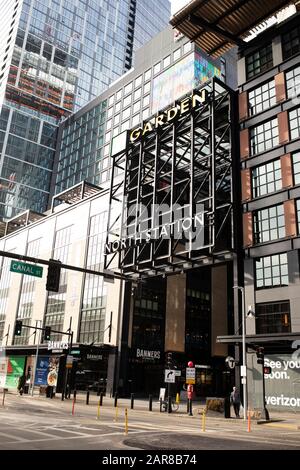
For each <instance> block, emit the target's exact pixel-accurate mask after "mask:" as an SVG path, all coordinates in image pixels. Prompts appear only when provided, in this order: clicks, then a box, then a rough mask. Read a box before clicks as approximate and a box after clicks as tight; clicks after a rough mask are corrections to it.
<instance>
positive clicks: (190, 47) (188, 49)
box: [183, 42, 192, 54]
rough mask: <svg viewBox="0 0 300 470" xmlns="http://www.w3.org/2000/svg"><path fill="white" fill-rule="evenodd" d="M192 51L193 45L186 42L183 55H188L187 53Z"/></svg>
mask: <svg viewBox="0 0 300 470" xmlns="http://www.w3.org/2000/svg"><path fill="white" fill-rule="evenodd" d="M191 50H192V43H190V42H186V43H185V44H184V45H183V53H184V54H186V53H187V52H190V51H191Z"/></svg>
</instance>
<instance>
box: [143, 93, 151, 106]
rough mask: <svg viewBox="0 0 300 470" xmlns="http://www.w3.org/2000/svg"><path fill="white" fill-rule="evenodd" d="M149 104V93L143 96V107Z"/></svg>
mask: <svg viewBox="0 0 300 470" xmlns="http://www.w3.org/2000/svg"><path fill="white" fill-rule="evenodd" d="M149 104H150V95H147V96H144V99H143V107H145V106H149Z"/></svg>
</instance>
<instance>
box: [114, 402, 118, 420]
mask: <svg viewBox="0 0 300 470" xmlns="http://www.w3.org/2000/svg"><path fill="white" fill-rule="evenodd" d="M114 421H115V423H117V421H118V407H117V406H116V417H115V419H114Z"/></svg>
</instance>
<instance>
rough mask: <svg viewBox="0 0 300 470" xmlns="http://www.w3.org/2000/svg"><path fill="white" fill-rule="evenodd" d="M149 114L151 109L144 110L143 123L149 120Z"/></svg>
mask: <svg viewBox="0 0 300 470" xmlns="http://www.w3.org/2000/svg"><path fill="white" fill-rule="evenodd" d="M149 114H150V109H149V108H146V109H144V111H143V115H142V118H143V121H144V120H145V119H148V117H149Z"/></svg>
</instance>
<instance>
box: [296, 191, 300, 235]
mask: <svg viewBox="0 0 300 470" xmlns="http://www.w3.org/2000/svg"><path fill="white" fill-rule="evenodd" d="M296 210H297V223H298V235H300V199H297V200H296Z"/></svg>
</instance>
